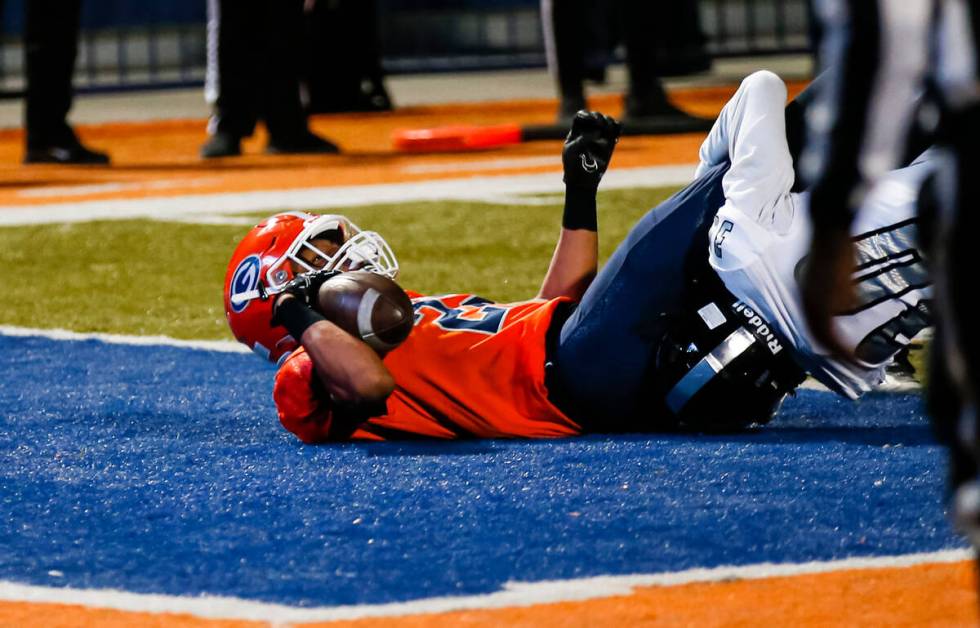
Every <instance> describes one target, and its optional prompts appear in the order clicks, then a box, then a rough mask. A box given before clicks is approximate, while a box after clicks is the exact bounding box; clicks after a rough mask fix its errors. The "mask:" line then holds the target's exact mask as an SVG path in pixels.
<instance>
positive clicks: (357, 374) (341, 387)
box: [300, 321, 395, 404]
mask: <svg viewBox="0 0 980 628" xmlns="http://www.w3.org/2000/svg"><path fill="white" fill-rule="evenodd" d="M300 343H301V344H302V345H303V347H304V348H305V349H306V352H307V353H308V354H309V356H310V359H311V360H312V361H313V366H314V367H315V368H316V372H317V375H318V376H319V378H320V381H321V382H322V383H323V385H324V387H325V388H326V389H327V392H329V393H330V396H331V397H333V398H334V399H335V400H338V401H345V402H348V403H356V404H361V403H377V402H381V401H384V400H385V399H387V398H388V396H389V395H390V394H391V393H392V391H394V389H395V380H394V378H393V377H392V376H391V373H390V372H389V371H388V369H387V367H385V365H384V363H383V362H382V361H381V358H380V357H378V354H377V353H375V352H374V349H372V348H371V347H369V346H368V345H367V344H365V343H364V342H362V341H361V340H360V339H358V338H354V337H353V336H351V335H350V334H348V333H347V332H345V331H344V330H342V329H341V328H340V327H337V326H336V325H334V324H333V323H331V322H330V321H320V322H318V323H315V324H314V325H311V326H310V327H309V328H307V330H306V331H305V332H303V336H302V337H301V338H300Z"/></svg>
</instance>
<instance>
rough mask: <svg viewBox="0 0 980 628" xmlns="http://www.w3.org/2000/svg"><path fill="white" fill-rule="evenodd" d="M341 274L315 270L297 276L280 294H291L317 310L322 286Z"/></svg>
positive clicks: (336, 271)
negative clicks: (318, 296)
mask: <svg viewBox="0 0 980 628" xmlns="http://www.w3.org/2000/svg"><path fill="white" fill-rule="evenodd" d="M339 274H340V271H339V270H315V271H313V272H310V273H303V274H302V275H296V276H295V277H293V279H292V280H291V281H290V282H289V283H287V284H286V285H285V286H284V287H283V289H282V290H281V291H280V294H291V295H292V296H294V297H296V298H297V299H299V301H300V302H302V303H303V304H304V305H306V306H308V307H311V308H313V309H316V308H317V294H318V293H319V292H320V286H322V285H323V284H324V283H326V281H327V280H328V279H331V278H333V277H336V276H337V275H339ZM277 298H278V297H277Z"/></svg>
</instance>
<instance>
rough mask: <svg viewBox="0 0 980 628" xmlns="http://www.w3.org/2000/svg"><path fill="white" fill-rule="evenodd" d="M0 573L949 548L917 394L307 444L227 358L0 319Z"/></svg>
mask: <svg viewBox="0 0 980 628" xmlns="http://www.w3.org/2000/svg"><path fill="white" fill-rule="evenodd" d="M0 356H2V357H0V382H3V383H2V388H0V417H2V419H0V421H2V429H0V459H2V461H3V462H2V464H0V503H2V510H0V579H3V580H13V581H18V582H24V583H33V584H45V585H54V586H72V587H111V588H118V589H124V590H128V591H136V592H153V593H168V594H188V595H197V594H202V593H209V594H217V595H233V596H239V597H245V598H249V599H256V600H264V601H274V602H281V603H287V604H297V605H304V606H312V605H316V606H319V605H332V604H353V603H381V602H390V601H402V600H410V599H417V598H420V597H428V596H434V595H453V594H473V593H485V592H492V591H495V590H498V589H499V588H500V587H501V585H502V584H503V583H505V582H507V581H510V580H521V581H535V580H543V579H556V578H575V577H583V576H592V575H604V574H628V573H650V572H661V571H674V570H679V569H685V568H690V567H710V566H716V565H724V564H750V563H757V562H761V561H772V562H797V561H806V560H825V559H833V558H842V557H848V556H871V555H888V554H902V553H909V552H922V551H932V550H939V549H944V548H951V547H961V546H962V541H961V540H960V539H959V538H958V537H957V536H955V535H954V534H953V533H952V532H951V530H950V527H949V525H948V524H947V522H946V519H945V515H944V512H943V501H942V498H943V482H944V474H945V463H944V452H943V450H942V449H941V448H940V447H939V446H937V445H936V444H935V443H934V442H933V440H932V438H931V435H930V431H929V426H928V422H927V420H926V419H925V418H924V416H923V413H922V408H921V407H920V402H919V400H918V398H917V397H916V396H914V395H875V396H870V397H867V398H865V399H864V400H862V401H860V402H858V403H851V402H847V401H843V400H839V399H837V398H835V397H833V396H831V395H830V394H827V393H820V392H813V391H804V392H801V393H800V394H799V396H797V397H796V398H794V399H791V400H790V401H788V402H787V403H786V404H785V405H784V407H783V409H782V412H781V415H780V416H779V417H778V418H777V419H776V421H775V422H774V423H773V424H772V425H770V426H768V427H766V428H764V429H761V430H758V431H754V432H751V433H744V434H736V435H725V436H689V435H624V436H604V435H598V436H589V437H585V438H579V439H571V440H564V441H536V442H532V441H474V442H459V443H427V442H423V443H419V442H412V443H382V444H341V445H328V446H316V447H312V446H305V445H302V444H301V443H299V442H298V441H297V440H295V439H294V438H293V437H292V436H291V435H290V434H288V433H286V432H285V431H283V430H282V429H281V428H280V427H279V425H278V422H277V420H276V417H275V410H274V407H273V404H272V401H271V387H272V376H273V370H272V368H271V367H270V366H267V365H265V364H263V363H262V362H261V361H260V360H258V359H257V358H255V357H253V356H250V355H241V354H221V353H214V352H208V351H197V350H190V349H178V348H166V347H134V346H122V345H108V344H103V343H101V342H97V341H82V342H65V341H52V340H46V339H41V338H13V337H6V336H0Z"/></svg>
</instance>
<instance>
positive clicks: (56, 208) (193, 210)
mask: <svg viewBox="0 0 980 628" xmlns="http://www.w3.org/2000/svg"><path fill="white" fill-rule="evenodd" d="M556 163H559V162H558V161H557V159H556ZM695 168H696V166H695V165H694V164H688V165H682V166H653V167H647V168H622V169H619V170H613V171H611V172H609V173H607V174H606V175H605V176H604V177H603V179H602V189H604V190H613V189H622V188H638V187H662V186H667V185H683V184H686V183H689V182H690V181H691V180H692V179H693V178H694V170H695ZM562 190H564V184H563V183H562V177H561V172H560V171H556V172H548V173H544V174H525V175H504V176H480V177H464V178H456V179H441V180H435V181H419V182H412V183H386V184H378V185H356V186H336V187H315V188H298V189H296V188H294V189H285V190H272V191H254V192H234V193H216V194H192V195H185V196H170V197H155V198H135V199H112V200H97V201H77V202H71V203H50V204H44V205H7V206H0V226H15V225H37V224H51V223H59V224H61V223H73V222H88V221H92V220H125V219H133V218H152V219H158V220H159V219H163V220H166V219H182V220H185V221H186V220H188V219H190V218H192V217H194V216H198V215H204V216H209V217H212V218H213V217H214V216H215V215H226V214H238V213H245V212H270V213H271V212H273V211H277V210H287V209H294V210H307V209H326V208H331V207H355V206H360V205H373V204H381V203H405V202H410V201H441V200H475V201H486V200H487V199H492V198H493V197H495V196H513V195H518V194H541V193H547V192H561V191H562Z"/></svg>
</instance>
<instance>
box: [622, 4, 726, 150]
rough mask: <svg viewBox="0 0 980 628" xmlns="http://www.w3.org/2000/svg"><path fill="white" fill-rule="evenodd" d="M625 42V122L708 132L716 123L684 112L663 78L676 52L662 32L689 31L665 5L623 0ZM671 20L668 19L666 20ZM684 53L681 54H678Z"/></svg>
mask: <svg viewBox="0 0 980 628" xmlns="http://www.w3.org/2000/svg"><path fill="white" fill-rule="evenodd" d="M619 5H620V9H621V22H622V32H623V39H624V41H625V44H626V58H627V68H628V71H629V91H628V92H627V94H626V97H625V100H624V106H623V112H624V113H623V121H624V122H625V123H626V124H629V122H630V121H634V122H636V121H641V120H644V119H646V120H650V119H655V120H657V121H661V122H663V121H676V122H677V123H678V124H679V125H683V126H684V127H685V130H688V128H687V127H689V126H691V125H692V124H693V125H694V127H695V128H691V129H689V130H695V129H698V130H705V131H706V130H708V129H710V128H711V124H712V122H713V121H712V120H707V119H701V118H696V117H694V116H691V115H689V114H687V113H685V112H684V111H681V110H680V109H678V108H677V107H675V106H674V105H673V104H671V102H670V100H669V99H668V98H667V92H666V91H665V90H664V87H663V83H662V82H661V79H660V70H661V69H662V68H663V67H666V62H667V57H669V56H670V54H671V53H672V52H673V51H672V50H669V49H667V50H665V48H664V46H665V44H664V42H663V41H661V40H662V39H663V38H662V37H658V35H657V32H658V31H661V30H663V31H667V30H669V29H670V28H678V29H679V28H686V27H685V25H683V24H677V23H676V22H675V21H674V20H672V19H670V18H671V17H672V16H671V15H667V13H669V12H667V11H665V9H664V6H665V5H663V4H662V3H657V2H650V1H649V0H620V1H619ZM665 18H667V19H665ZM678 52H680V51H678Z"/></svg>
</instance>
